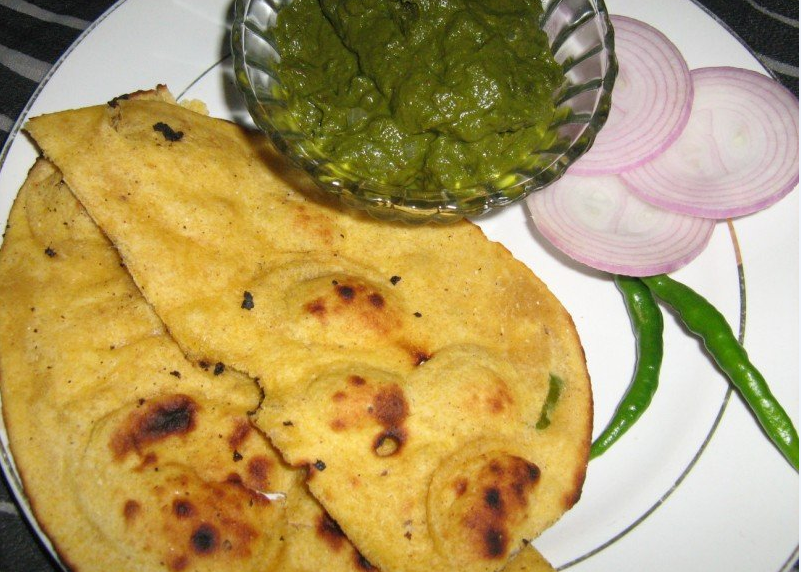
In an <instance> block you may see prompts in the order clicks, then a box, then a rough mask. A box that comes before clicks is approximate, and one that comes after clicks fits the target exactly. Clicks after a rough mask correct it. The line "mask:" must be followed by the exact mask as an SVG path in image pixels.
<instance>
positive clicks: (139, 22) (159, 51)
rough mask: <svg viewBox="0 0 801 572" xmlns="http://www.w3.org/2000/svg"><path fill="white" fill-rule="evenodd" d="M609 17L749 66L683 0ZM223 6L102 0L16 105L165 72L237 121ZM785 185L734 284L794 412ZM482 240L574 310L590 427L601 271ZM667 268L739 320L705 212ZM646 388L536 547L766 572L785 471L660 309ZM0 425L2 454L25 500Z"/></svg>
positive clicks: (503, 228) (620, 366)
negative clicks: (623, 429)
mask: <svg viewBox="0 0 801 572" xmlns="http://www.w3.org/2000/svg"><path fill="white" fill-rule="evenodd" d="M607 7H608V8H609V10H610V12H611V13H613V14H623V15H628V16H633V17H636V18H639V19H642V20H644V21H646V22H649V23H651V24H653V25H654V26H656V27H657V28H659V29H660V30H662V31H663V32H664V33H665V34H666V35H667V36H668V37H670V38H671V39H672V40H673V41H674V42H675V43H676V44H677V46H678V47H679V48H680V49H681V51H682V53H683V54H684V56H685V57H686V58H687V60H688V62H689V64H690V67H691V68H695V67H702V66H710V65H733V66H739V67H745V68H750V69H755V70H761V69H762V68H761V67H760V66H759V64H758V62H757V61H756V60H755V59H754V58H753V57H752V56H751V55H750V54H749V52H748V51H747V50H746V49H745V48H744V47H743V46H742V45H741V44H740V43H739V42H738V41H737V40H736V39H735V38H733V37H732V36H731V35H729V33H728V32H726V30H724V28H722V27H721V26H720V25H719V24H717V23H716V22H715V21H714V20H713V19H712V18H711V17H709V16H708V15H707V14H706V13H705V12H704V11H703V10H702V9H701V8H699V7H697V6H696V5H695V4H693V3H692V2H691V1H690V0H673V1H671V2H664V1H661V0H639V1H638V0H608V2H607ZM230 12H231V5H230V0H204V1H203V2H197V1H195V0H183V1H182V0H171V1H167V0H158V1H156V0H127V1H122V2H120V3H118V4H117V5H115V6H114V8H113V9H112V10H110V11H109V12H108V13H107V14H106V15H105V16H104V17H103V18H102V19H101V20H100V21H99V22H98V23H97V24H96V25H94V26H93V27H92V28H91V29H90V30H88V31H87V33H86V34H85V35H84V36H83V37H82V39H81V41H79V42H78V43H77V44H76V45H75V46H74V48H73V49H72V50H71V51H70V52H69V53H68V54H67V55H66V56H65V57H64V58H63V59H62V60H61V61H60V62H59V64H58V66H57V67H56V69H55V72H54V73H53V74H52V76H51V77H49V78H48V79H47V81H46V82H45V83H44V85H43V87H42V88H41V89H40V91H39V92H38V93H37V95H36V97H35V98H34V101H33V103H32V105H31V106H30V108H29V109H28V110H27V111H26V114H25V116H26V117H29V116H35V115H38V114H40V113H44V112H50V111H57V110H61V109H65V108H70V107H78V106H83V105H91V104H97V103H103V102H105V101H107V100H109V99H111V98H112V97H114V96H116V95H119V94H121V93H127V92H130V91H134V90H137V89H143V88H148V87H152V86H154V85H155V84H157V83H166V84H167V85H168V86H169V87H170V88H171V90H172V91H173V93H175V94H180V95H181V96H182V97H188V98H198V99H202V100H204V101H205V102H206V103H207V104H208V105H209V108H210V111H211V114H212V115H214V116H217V117H223V118H228V119H233V120H236V121H248V118H247V115H246V113H245V112H244V110H243V107H242V105H241V102H240V98H239V96H238V94H237V93H236V91H235V88H234V86H233V81H232V72H231V69H230V59H229V58H227V54H228V46H227V27H228V25H229V23H230ZM35 156H36V150H35V148H34V147H33V145H32V144H31V143H30V141H29V140H28V139H27V138H26V137H25V136H24V135H21V134H20V133H17V132H16V130H15V131H14V132H13V133H12V136H11V137H10V138H9V144H8V145H7V147H6V148H5V149H4V152H3V154H2V155H0V161H2V163H0V216H2V220H3V222H4V221H5V219H6V217H7V215H8V210H9V208H10V205H11V202H12V200H13V197H14V195H15V194H16V192H17V190H18V188H19V186H20V185H21V183H22V181H23V180H24V178H25V175H26V172H27V170H28V168H29V167H30V166H31V165H32V164H33V161H34V159H35ZM798 209H799V207H798V189H796V190H794V191H793V192H792V193H791V194H790V195H789V196H788V197H786V198H785V199H784V200H782V201H781V202H780V203H779V204H777V205H775V206H774V207H772V208H770V209H768V210H767V211H764V212H761V213H758V214H756V215H752V216H749V217H746V218H743V219H739V220H737V221H735V223H734V228H735V231H736V237H737V238H738V239H739V242H740V247H741V251H742V259H743V268H744V269H745V281H746V285H747V290H746V291H747V296H746V299H747V332H746V338H745V339H746V348H747V349H748V351H749V354H750V355H751V357H752V359H753V361H754V362H755V363H756V364H757V365H758V367H759V368H760V369H761V371H762V372H763V373H764V374H765V376H766V377H767V379H768V380H769V381H770V383H771V385H772V388H773V390H774V392H775V393H776V395H777V396H778V398H779V399H780V400H781V402H782V403H783V404H784V405H785V407H786V408H787V409H788V410H789V411H790V413H791V415H792V416H793V419H794V420H795V421H796V425H797V423H798V415H797V412H798V381H799V367H798V361H799V360H798V348H799V340H798V332H799V324H798V317H799V308H798V292H799V284H798V270H799V256H798V246H799V237H798V222H799V221H798ZM480 224H481V225H482V227H483V228H484V229H485V230H486V232H487V233H488V235H489V236H490V237H491V238H493V239H496V240H500V241H502V242H503V243H504V244H505V245H506V246H507V247H508V248H509V249H510V250H511V251H512V252H513V253H514V254H515V256H517V257H518V258H520V259H521V260H523V261H524V262H526V263H527V264H529V265H530V266H531V267H532V268H533V269H534V270H535V271H536V272H537V274H539V275H540V276H541V277H542V278H543V279H544V280H545V281H546V282H547V283H548V284H549V285H550V286H551V288H552V290H553V291H554V292H555V293H556V294H557V296H559V297H560V299H561V300H562V301H563V302H564V304H565V305H566V306H567V308H568V310H569V311H570V312H571V314H572V315H573V317H574V319H575V321H576V324H577V326H578V329H579V333H580V334H581V336H582V340H583V342H584V345H585V349H586V353H587V360H588V364H589V368H590V373H591V375H592V377H593V382H594V390H595V401H596V427H595V433H596V435H597V433H598V432H599V431H600V429H601V428H602V427H603V425H604V424H605V423H606V421H607V420H608V419H609V417H610V416H611V414H612V411H613V409H614V407H615V405H616V403H617V401H618V399H619V398H620V396H621V394H622V392H623V391H624V389H625V388H626V386H627V385H628V382H629V379H630V376H631V370H632V367H633V361H634V347H633V343H634V342H633V337H632V334H631V330H630V326H629V322H628V317H627V315H626V312H625V309H624V308H623V305H622V301H621V299H620V296H619V294H618V292H617V291H616V289H615V288H614V285H613V284H612V282H611V281H610V279H609V278H608V277H607V276H606V275H603V274H602V273H596V272H591V271H588V270H586V269H584V268H582V267H580V266H579V265H577V264H575V263H572V262H571V261H570V260H568V259H566V258H564V257H563V256H561V255H560V254H558V253H557V252H556V251H555V250H554V249H553V248H551V247H550V246H548V245H547V244H546V243H545V242H544V241H543V240H542V239H541V238H540V237H539V236H538V235H537V233H536V231H535V230H534V228H533V226H532V225H531V224H530V223H529V222H528V217H527V214H526V211H525V208H524V207H523V206H522V205H517V206H513V207H511V208H508V209H506V210H504V211H502V212H499V213H496V214H493V215H490V216H487V217H484V218H483V219H482V220H481V221H480ZM676 277H677V278H678V279H680V280H682V281H683V282H685V283H687V284H689V285H690V286H692V287H694V288H695V289H696V290H698V291H699V292H701V293H702V294H703V295H705V296H706V297H707V298H709V299H710V300H711V301H712V302H713V303H714V304H715V305H716V306H717V307H718V308H719V309H720V310H721V311H722V312H723V313H724V314H725V315H726V316H727V318H728V319H729V320H730V322H731V323H732V324H733V326H734V327H735V329H736V328H737V327H738V324H739V318H740V310H741V300H740V290H739V282H738V271H737V265H736V258H735V249H734V246H733V240H732V235H731V233H730V231H729V228H728V227H727V225H726V224H725V223H719V225H718V228H717V229H716V231H715V234H714V236H713V239H712V241H711V244H710V246H709V248H708V249H707V250H706V251H705V252H704V253H703V254H702V256H701V257H700V258H698V259H697V260H696V261H694V262H693V263H691V264H690V265H689V266H688V267H686V268H685V269H683V270H681V271H680V272H678V273H676ZM665 336H666V340H665V343H666V346H665V347H666V350H665V362H664V365H663V374H662V380H661V386H660V389H659V391H658V392H657V395H656V398H655V400H654V403H653V404H652V406H651V408H650V409H649V410H648V412H647V413H646V415H645V416H644V417H643V418H642V419H641V421H640V422H639V423H638V425H637V426H636V427H635V428H634V429H633V430H632V431H631V432H630V433H629V434H627V435H626V437H625V438H624V439H623V440H622V441H620V442H619V443H618V444H617V445H616V446H615V447H614V448H613V449H611V450H610V451H609V452H608V453H607V454H605V455H604V456H602V457H600V458H599V459H597V460H594V461H593V462H592V463H591V464H590V467H589V472H588V478H587V482H586V486H585V489H584V494H583V497H582V500H581V502H579V504H578V505H577V506H576V507H575V508H574V509H573V510H572V511H571V512H570V513H569V514H568V515H566V516H565V517H564V518H563V519H562V520H561V521H560V522H558V523H557V524H556V525H555V526H554V527H553V528H551V529H550V530H548V531H547V532H546V533H545V534H544V535H543V536H542V538H541V539H539V540H538V541H537V545H538V547H539V548H540V549H541V550H542V552H543V553H544V554H545V555H546V556H547V557H548V558H549V559H550V560H551V561H552V562H553V563H554V564H555V565H556V566H558V567H560V568H562V569H570V570H571V571H574V572H626V571H636V572H641V571H648V572H662V571H664V572H668V571H670V572H673V571H674V570H682V571H683V572H695V571H698V572H702V571H703V572H709V571H717V570H725V571H727V572H737V571H749V572H750V571H760V572H764V571H767V572H774V571H776V572H778V571H783V570H787V569H789V567H790V565H791V564H792V562H793V561H794V559H795V558H796V557H797V553H798V505H799V494H798V493H799V491H798V475H797V473H795V472H794V471H793V470H792V469H791V468H790V467H789V465H788V464H787V463H786V462H785V461H784V459H783V458H782V457H781V456H780V455H779V454H778V453H777V452H776V450H775V449H774V448H773V447H772V445H771V444H770V443H769V442H768V441H767V440H766V439H765V437H764V436H763V435H762V433H761V432H760V430H759V429H758V428H757V425H756V424H755V422H754V420H753V419H752V418H751V416H750V415H749V413H748V412H747V410H746V409H745V407H744V406H743V405H742V403H741V401H740V400H739V398H738V397H737V396H736V394H731V393H730V391H729V389H728V384H727V382H726V380H725V379H724V378H723V377H722V375H721V374H720V373H718V371H717V370H716V369H715V367H714V365H713V364H712V363H711V362H710V360H709V359H708V358H707V357H705V355H704V354H703V352H702V351H701V348H700V346H699V344H698V342H697V341H696V340H695V339H693V338H691V337H689V336H688V335H687V334H686V333H685V332H684V330H682V328H681V327H680V326H679V325H678V323H677V322H676V321H675V320H673V319H672V318H671V317H670V316H668V318H667V320H666V333H665ZM7 445H8V443H7V436H6V434H5V431H4V429H3V428H2V427H0V460H1V461H2V464H3V467H4V469H5V471H6V472H7V474H8V475H9V477H10V482H11V485H12V487H13V488H15V489H16V490H15V493H16V494H17V495H18V496H20V498H21V499H23V502H24V495H23V493H22V492H21V490H20V485H19V481H18V478H17V476H16V474H15V473H14V469H13V466H12V459H10V455H9V454H8V447H7Z"/></svg>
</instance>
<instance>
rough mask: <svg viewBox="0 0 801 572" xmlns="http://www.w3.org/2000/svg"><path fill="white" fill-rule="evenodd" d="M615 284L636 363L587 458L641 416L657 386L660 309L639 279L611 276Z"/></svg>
mask: <svg viewBox="0 0 801 572" xmlns="http://www.w3.org/2000/svg"><path fill="white" fill-rule="evenodd" d="M615 284H616V285H617V287H618V290H620V292H621V294H623V300H624V302H625V305H626V309H627V310H628V313H629V317H630V319H631V327H632V329H633V330H634V337H635V339H636V340H637V362H636V366H635V369H634V376H633V377H632V380H631V384H630V385H629V387H628V389H627V390H626V393H625V394H624V395H623V398H622V399H621V400H620V403H619V404H618V406H617V410H616V411H615V414H614V415H613V417H612V420H611V421H610V422H609V424H608V425H607V426H606V428H605V429H604V430H603V432H602V433H601V434H600V435H599V436H598V438H597V439H596V440H595V442H594V443H593V444H592V447H591V448H590V458H591V459H594V458H595V457H597V456H599V455H601V454H602V453H603V452H604V451H606V450H607V449H608V448H609V447H611V446H612V444H613V443H615V442H616V441H617V440H618V439H620V437H622V436H623V434H624V433H625V432H626V431H628V430H629V428H631V426H632V425H634V423H636V422H637V420H638V419H639V418H640V417H641V416H642V414H643V413H644V412H645V410H646V409H647V408H648V406H649V405H650V404H651V399H652V398H653V396H654V393H655V392H656V388H657V386H658V385H659V370H660V368H661V367H662V349H663V340H662V330H663V321H662V312H661V310H660V309H659V306H658V305H657V303H656V300H654V296H653V294H652V293H651V290H650V289H649V288H648V287H647V286H646V285H645V284H643V283H642V282H641V281H640V280H639V279H637V278H630V277H628V276H615Z"/></svg>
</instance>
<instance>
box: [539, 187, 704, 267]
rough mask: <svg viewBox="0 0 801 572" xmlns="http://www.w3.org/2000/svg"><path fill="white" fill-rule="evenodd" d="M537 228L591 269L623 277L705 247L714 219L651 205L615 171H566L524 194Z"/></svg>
mask: <svg viewBox="0 0 801 572" xmlns="http://www.w3.org/2000/svg"><path fill="white" fill-rule="evenodd" d="M526 203H527V205H528V208H529V211H530V213H531V216H532V219H533V220H534V224H535V226H536V227H537V229H538V230H539V231H540V233H542V235H543V236H544V237H545V238H546V239H548V240H549V241H550V242H551V243H552V244H553V245H554V246H555V247H556V248H558V249H559V250H561V251H562V252H564V253H565V254H567V255H568V256H570V257H571V258H573V259H575V260H577V261H579V262H581V263H583V264H586V265H587V266H590V267H592V268H596V269H598V270H603V271H606V272H611V273H613V274H623V275H626V276H653V275H655V274H663V273H667V272H672V271H674V270H676V269H678V268H681V267H682V266H684V265H686V264H687V263H688V262H690V261H691V260H693V259H694V258H695V257H696V256H698V254H700V253H701V252H702V251H703V250H704V248H706V245H707V243H708V242H709V239H710V237H711V236H712V231H713V230H714V228H715V221H713V220H711V219H703V218H698V217H692V216H687V215H682V214H677V213H673V212H670V211H666V210H664V209H660V208H657V207H654V206H652V205H650V204H648V203H646V202H644V201H642V200H640V199H639V198H638V197H637V196H636V195H634V194H633V193H631V192H630V191H629V190H628V188H627V187H626V185H625V183H623V181H622V180H620V177H619V176H617V175H606V176H598V177H581V176H574V175H570V174H567V175H565V176H563V177H562V178H561V179H560V180H558V181H557V182H555V183H553V184H552V185H550V186H549V187H547V188H546V189H542V190H540V191H536V192H534V193H532V194H531V195H529V196H528V197H527V198H526Z"/></svg>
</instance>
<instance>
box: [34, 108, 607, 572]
mask: <svg viewBox="0 0 801 572" xmlns="http://www.w3.org/2000/svg"><path fill="white" fill-rule="evenodd" d="M27 130H28V132H29V133H30V134H31V135H32V136H33V138H34V139H35V140H36V142H37V143H38V145H39V146H40V148H41V149H42V151H43V153H44V155H45V156H46V157H48V158H49V159H50V160H52V161H53V162H54V163H55V164H56V165H57V166H58V167H59V168H60V169H61V171H62V173H63V175H64V179H65V181H66V182H67V183H68V184H69V186H70V188H71V189H72V190H73V192H74V193H75V194H76V196H77V197H78V199H79V200H80V201H81V203H82V204H83V205H84V207H85V208H86V209H87V211H88V212H89V214H90V215H91V216H92V218H93V219H94V220H95V221H96V222H97V224H98V225H99V226H100V228H102V230H103V231H104V232H105V234H106V235H107V236H108V237H109V238H110V240H111V241H112V243H113V244H114V245H115V247H116V248H117V249H118V251H119V252H120V254H121V256H122V259H123V261H124V263H125V266H126V268H127V270H128V271H129V272H130V274H131V276H132V277H133V280H134V282H135V283H136V284H137V285H138V287H139V289H140V290H141V291H142V293H143V294H144V296H145V298H146V299H147V300H148V302H149V303H150V304H151V305H152V307H153V308H154V310H155V312H156V314H157V315H158V316H159V317H160V318H161V319H162V320H163V322H164V323H165V324H166V327H167V329H168V330H169V332H170V334H171V335H172V336H173V337H174V339H175V340H176V341H177V342H178V344H179V345H180V346H181V348H182V349H183V351H184V353H185V354H186V355H187V356H188V358H189V359H190V360H191V361H193V362H194V363H207V364H209V363H220V364H223V367H225V368H226V369H234V370H236V371H240V372H243V373H245V374H247V375H249V376H250V377H251V378H254V379H256V380H257V381H258V383H259V385H260V387H261V389H262V391H263V392H264V400H263V401H262V404H261V406H260V409H259V411H258V413H257V417H256V421H255V422H256V424H257V426H258V427H259V428H260V429H262V430H263V431H264V432H265V433H266V434H267V435H268V437H269V438H270V440H271V442H272V443H273V444H274V445H275V446H276V447H277V448H278V450H279V451H280V452H281V454H282V455H283V457H284V459H286V461H287V462H288V463H289V464H290V465H291V466H293V467H299V468H306V469H307V470H308V480H307V483H308V487H309V490H310V491H311V493H312V494H313V495H314V496H315V497H316V498H317V499H318V500H319V502H320V503H321V504H322V506H323V507H324V508H325V509H326V510H327V511H328V513H329V514H330V515H331V517H332V518H333V519H334V520H335V521H336V522H337V523H338V524H339V526H340V527H341V529H342V531H344V533H345V534H346V535H347V537H348V538H349V539H350V540H351V541H352V542H353V543H354V545H355V546H356V547H358V549H359V551H360V552H361V554H363V555H364V557H365V558H366V559H367V561H369V562H370V563H372V564H373V565H376V566H378V567H380V568H381V569H383V570H386V571H392V570H398V571H401V570H403V571H421V572H422V571H425V572H429V571H439V570H442V571H445V570H453V569H456V568H459V569H462V570H464V571H473V570H475V571H490V570H499V569H501V568H502V567H503V565H504V564H505V563H506V561H507V560H508V559H509V557H511V556H512V555H514V554H515V553H516V552H518V551H519V550H520V548H521V547H522V546H523V545H524V541H525V540H526V539H529V538H532V537H534V536H536V535H538V534H539V533H540V532H541V531H542V530H544V529H545V528H546V527H547V526H549V525H550V524H552V523H553V522H554V521H555V520H556V519H558V518H559V516H560V515H561V514H562V513H564V511H566V510H567V509H569V508H570V507H571V506H572V505H573V504H574V503H575V502H576V501H577V500H578V497H579V494H580V491H581V486H582V483H583V480H584V475H585V470H586V463H587V454H588V449H589V443H590V433H591V425H592V398H591V391H590V385H589V378H588V375H587V371H586V365H585V362H584V355H583V351H582V348H581V345H580V343H579V340H578V337H577V334H576V331H575V327H574V325H573V323H572V320H571V319H570V316H569V315H568V314H567V312H566V311H565V309H564V308H563V307H562V305H561V304H560V303H559V302H558V300H557V299H556V298H555V297H554V296H553V295H552V294H551V293H550V292H549V291H548V290H547V288H546V287H545V285H544V284H542V282H541V281H540V280H539V279H537V278H536V276H535V275H534V274H533V273H532V272H531V271H530V270H529V269H528V268H527V267H525V266H524V265H523V264H522V263H520V262H518V261H516V260H515V259H514V258H513V257H512V256H511V254H510V253H509V252H508V251H507V250H506V249H505V248H503V247H502V246H501V245H499V244H497V243H493V242H491V241H489V240H487V239H486V237H485V236H484V235H483V234H482V233H481V231H480V229H479V228H478V227H476V226H475V225H473V224H471V223H469V222H461V223H457V224H454V225H450V226H418V227H411V226H403V225H400V224H395V223H387V222H380V221H377V220H373V219H370V218H368V217H367V216H366V215H363V214H358V213H350V212H345V211H342V210H339V209H338V208H336V207H335V206H332V205H328V204H326V203H324V202H323V201H321V200H318V199H317V198H313V194H312V193H311V191H309V192H306V190H307V189H302V188H300V187H302V186H304V185H305V182H304V181H302V180H300V179H292V177H293V172H292V171H291V170H287V169H285V168H284V167H283V165H282V163H281V162H280V159H279V158H278V157H276V156H275V155H274V154H273V152H272V151H271V148H270V147H269V144H268V143H267V142H266V141H265V139H264V138H263V137H262V136H260V135H259V134H255V133H251V132H248V131H247V130H245V129H244V128H242V127H239V126H236V125H233V124H231V123H228V122H225V121H221V120H218V119H213V118H209V117H206V116H204V115H201V114H198V113H195V112H193V111H190V110H187V109H184V108H182V107H180V106H177V105H174V104H170V103H165V102H160V101H142V100H125V99H118V100H114V101H113V102H111V103H110V104H109V105H100V106H95V107H90V108H84V109H80V110H73V111H67V112H61V113H56V114H50V115H45V116H41V117H38V118H35V119H33V120H31V121H30V122H29V124H28V126H27ZM549 395H550V397H549Z"/></svg>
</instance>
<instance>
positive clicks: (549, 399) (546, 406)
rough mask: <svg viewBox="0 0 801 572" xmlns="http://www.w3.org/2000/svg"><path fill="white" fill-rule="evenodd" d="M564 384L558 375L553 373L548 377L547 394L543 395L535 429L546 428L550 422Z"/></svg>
mask: <svg viewBox="0 0 801 572" xmlns="http://www.w3.org/2000/svg"><path fill="white" fill-rule="evenodd" d="M564 385H565V382H563V381H562V379H561V378H560V377H558V376H556V375H554V374H551V375H550V376H549V377H548V395H546V396H545V401H544V402H543V404H542V410H541V411H540V418H539V420H538V421H537V425H536V427H537V429H547V428H548V426H549V425H550V424H551V414H552V413H553V410H554V409H555V408H556V402H557V401H559V397H560V396H561V395H562V387H563V386H564Z"/></svg>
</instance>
